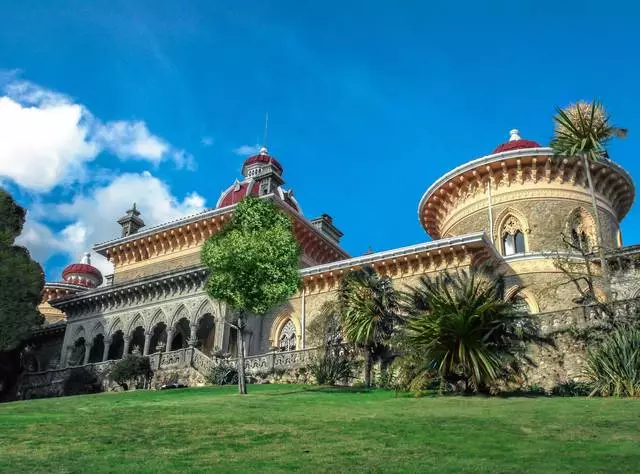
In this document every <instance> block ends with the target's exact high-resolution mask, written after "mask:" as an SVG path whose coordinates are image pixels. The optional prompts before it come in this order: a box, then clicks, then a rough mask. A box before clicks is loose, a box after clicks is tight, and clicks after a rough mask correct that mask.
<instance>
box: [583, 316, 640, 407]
mask: <svg viewBox="0 0 640 474" xmlns="http://www.w3.org/2000/svg"><path fill="white" fill-rule="evenodd" d="M585 375H586V377H587V379H588V380H589V381H590V382H591V383H592V384H593V390H592V391H591V395H595V394H599V395H602V396H616V397H624V396H627V397H639V396H640V329H638V328H634V327H631V326H623V327H620V328H618V329H616V330H615V331H613V332H612V333H611V334H609V335H608V336H607V337H605V338H604V339H603V341H602V342H601V343H599V344H598V345H596V346H595V347H593V348H591V349H590V350H589V352H588V356H587V368H586V374H585Z"/></svg>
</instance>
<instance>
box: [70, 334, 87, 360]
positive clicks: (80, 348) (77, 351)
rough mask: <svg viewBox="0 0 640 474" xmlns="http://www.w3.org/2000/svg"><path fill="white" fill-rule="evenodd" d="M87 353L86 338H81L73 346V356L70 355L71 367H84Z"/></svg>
mask: <svg viewBox="0 0 640 474" xmlns="http://www.w3.org/2000/svg"><path fill="white" fill-rule="evenodd" d="M86 351H87V341H86V340H85V338H84V336H81V337H79V338H78V339H76V340H75V342H74V343H73V346H71V354H70V355H69V365H82V364H83V363H84V356H85V353H86Z"/></svg>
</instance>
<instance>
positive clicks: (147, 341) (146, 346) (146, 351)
mask: <svg viewBox="0 0 640 474" xmlns="http://www.w3.org/2000/svg"><path fill="white" fill-rule="evenodd" d="M150 344H151V333H148V334H145V335H144V350H143V351H142V355H143V356H147V355H149V345H150Z"/></svg>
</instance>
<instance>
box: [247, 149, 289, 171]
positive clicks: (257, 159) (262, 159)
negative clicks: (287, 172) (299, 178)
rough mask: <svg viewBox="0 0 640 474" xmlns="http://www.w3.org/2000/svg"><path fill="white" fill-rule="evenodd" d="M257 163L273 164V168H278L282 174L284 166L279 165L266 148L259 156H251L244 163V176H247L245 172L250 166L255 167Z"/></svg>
mask: <svg viewBox="0 0 640 474" xmlns="http://www.w3.org/2000/svg"><path fill="white" fill-rule="evenodd" d="M256 163H261V164H272V165H273V167H274V168H276V169H277V170H278V171H279V173H280V174H282V171H283V168H282V165H281V164H280V163H278V160H276V159H275V158H274V157H273V156H271V155H270V154H269V151H268V150H267V149H266V148H265V147H262V148H260V151H259V152H258V154H257V155H253V156H250V157H249V158H247V159H246V160H245V161H244V164H243V165H242V174H245V170H246V168H247V167H248V166H251V165H254V164H256Z"/></svg>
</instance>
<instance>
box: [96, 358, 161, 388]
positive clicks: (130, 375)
mask: <svg viewBox="0 0 640 474" xmlns="http://www.w3.org/2000/svg"><path fill="white" fill-rule="evenodd" d="M152 375H153V370H151V362H150V361H149V358H148V357H145V356H140V355H136V354H129V355H127V356H126V357H125V358H124V359H120V360H119V361H117V362H114V363H113V364H112V365H111V367H109V370H108V372H107V377H108V378H109V380H112V381H114V382H115V383H117V384H118V385H120V386H121V387H123V388H124V389H125V390H126V389H127V388H128V387H127V384H126V383H127V382H129V381H135V382H138V381H140V380H142V381H143V382H144V383H145V384H146V382H148V381H149V379H150V378H151V376H152Z"/></svg>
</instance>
